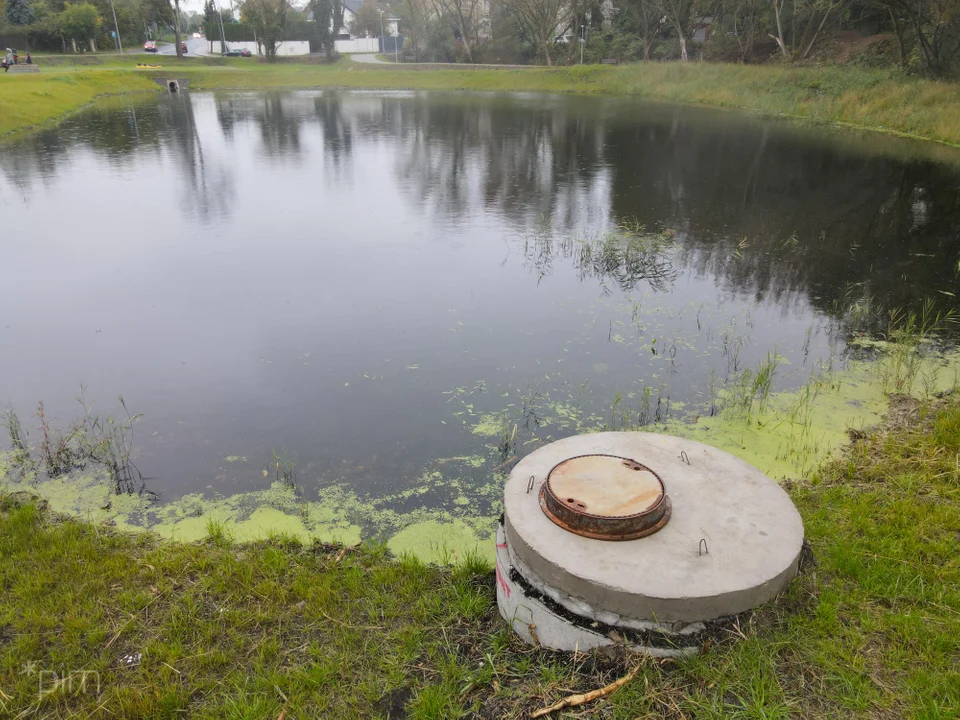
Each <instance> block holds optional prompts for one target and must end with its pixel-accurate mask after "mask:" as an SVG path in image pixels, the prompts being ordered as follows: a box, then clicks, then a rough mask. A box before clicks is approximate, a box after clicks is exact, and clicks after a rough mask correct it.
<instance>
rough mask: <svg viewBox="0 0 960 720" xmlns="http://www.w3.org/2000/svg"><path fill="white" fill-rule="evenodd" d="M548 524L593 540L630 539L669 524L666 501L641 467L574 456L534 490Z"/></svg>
mask: <svg viewBox="0 0 960 720" xmlns="http://www.w3.org/2000/svg"><path fill="white" fill-rule="evenodd" d="M540 507H541V508H542V510H543V512H544V514H545V515H546V516H547V517H548V518H550V519H551V520H552V521H553V522H554V523H556V524H557V525H559V526H560V527H562V528H563V529H564V530H568V531H570V532H572V533H576V534H577V535H583V536H584V537H589V538H594V539H597V540H635V539H637V538H641V537H644V536H645V535H650V534H652V533H655V532H656V531H657V530H659V529H660V528H662V527H663V526H664V525H666V524H667V521H668V520H669V519H670V499H669V498H668V497H667V495H666V492H665V490H664V487H663V481H662V480H661V479H660V477H659V476H658V475H657V474H656V473H655V472H654V471H653V470H651V469H650V468H648V467H647V466H646V465H643V464H641V463H638V462H637V461H636V460H632V459H630V458H624V457H618V456H616V455H579V456H577V457H572V458H569V459H567V460H564V461H563V462H561V463H559V464H557V465H555V466H554V468H553V469H552V470H551V471H550V472H549V473H548V474H547V481H546V482H545V483H543V485H542V486H541V488H540Z"/></svg>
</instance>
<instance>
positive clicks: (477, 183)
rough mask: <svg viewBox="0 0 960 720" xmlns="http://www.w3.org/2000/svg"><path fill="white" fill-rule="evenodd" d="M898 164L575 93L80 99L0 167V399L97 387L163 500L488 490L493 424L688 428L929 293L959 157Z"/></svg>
mask: <svg viewBox="0 0 960 720" xmlns="http://www.w3.org/2000/svg"><path fill="white" fill-rule="evenodd" d="M918 152H922V149H920V148H919V147H917V146H913V145H911V144H909V143H905V142H899V141H896V142H895V141H892V140H888V139H884V138H881V137H876V136H851V135H835V134H834V135H828V134H825V133H822V132H815V131H812V130H804V129H800V128H797V127H794V126H787V125H782V124H775V123H771V122H763V121H758V120H752V119H744V118H740V117H737V116H733V115H729V114H724V113H719V112H712V111H704V110H697V109H691V108H675V107H669V106H657V105H644V104H640V103H637V102H634V101H620V100H604V99H597V98H589V99H584V98H560V97H541V96H516V95H514V96H492V95H456V94H448V95H425V94H403V93H373V92H370V93H361V92H356V93H345V92H323V93H319V92H316V93H314V92H301V93H249V94H216V95H214V94H194V95H192V96H191V95H180V96H170V97H164V98H161V99H158V100H150V101H147V102H141V103H139V104H136V105H128V106H122V107H119V106H118V107H112V108H109V109H100V110H97V111H95V112H91V113H87V114H85V115H83V116H81V117H78V118H77V119H75V120H73V121H70V122H68V123H66V124H64V125H63V126H62V127H60V128H59V129H56V130H51V131H49V132H45V133H42V134H40V135H38V136H35V137H33V138H30V139H27V140H25V141H22V142H20V143H18V144H12V145H8V146H5V147H4V148H3V149H2V155H0V158H2V161H0V171H2V172H0V263H2V269H3V271H2V283H0V402H2V403H6V402H9V403H11V404H12V405H13V406H14V407H16V408H18V409H19V410H20V414H21V415H22V416H23V417H24V418H29V416H30V415H31V413H32V412H33V411H34V408H35V407H36V404H37V402H38V401H40V400H43V401H44V402H45V403H46V406H47V410H48V412H49V413H50V414H51V415H52V416H54V417H55V418H56V420H57V422H59V423H66V422H68V421H69V420H70V419H72V418H73V417H75V416H76V415H77V414H78V411H79V406H78V405H76V403H75V402H74V401H73V398H74V397H75V396H76V395H77V394H78V392H79V388H80V385H81V383H83V384H85V385H86V387H87V390H86V394H87V397H88V399H93V400H95V401H96V402H97V406H98V407H99V408H100V409H102V410H104V411H112V410H114V409H115V406H116V403H115V398H116V397H117V395H118V394H121V393H122V394H123V396H124V397H125V399H126V401H127V403H128V405H129V406H130V407H131V409H132V410H134V411H136V412H142V413H144V419H143V420H142V421H141V423H140V424H139V425H138V427H137V438H136V452H137V455H136V457H137V460H138V463H139V465H140V467H141V470H143V472H144V474H145V475H148V476H150V477H151V478H152V479H151V481H150V485H151V487H152V488H153V489H154V490H157V491H159V492H161V493H162V494H163V495H165V496H167V497H175V496H177V495H179V494H182V493H185V492H191V491H206V492H209V491H211V490H212V491H217V492H221V493H231V492H235V491H241V490H249V489H255V488H258V487H262V486H264V485H266V484H269V482H270V479H271V478H270V477H266V478H265V477H264V470H265V469H267V468H269V467H270V466H271V463H272V455H273V453H274V451H280V452H281V453H284V454H286V455H288V456H295V457H296V463H297V467H298V479H299V481H300V482H302V483H304V485H305V486H308V487H309V486H322V485H324V484H325V483H332V482H346V483H349V484H350V485H351V486H352V487H353V488H354V489H355V490H356V491H357V492H359V493H372V494H376V493H385V492H393V491H395V490H397V489H398V488H403V487H405V486H407V485H409V484H410V482H411V478H415V477H417V476H418V475H420V474H421V473H422V472H423V470H424V468H425V467H426V466H427V465H428V464H429V463H431V462H434V461H436V460H437V459H440V458H450V457H463V456H483V457H484V458H485V463H487V464H486V465H484V466H482V467H480V468H479V469H478V470H477V472H478V473H480V474H487V475H488V474H489V472H490V467H491V466H492V464H493V463H494V462H495V458H496V456H497V455H498V452H499V450H498V445H500V444H501V443H502V442H503V441H504V438H503V437H500V436H499V435H498V433H500V434H502V433H503V428H506V433H507V437H506V442H507V445H509V447H507V448H505V449H504V452H503V454H504V456H506V457H510V456H511V455H513V454H519V455H522V454H524V453H525V452H528V451H529V449H531V448H533V447H535V446H536V444H537V442H538V441H537V438H539V439H540V440H544V439H547V438H550V437H558V436H561V435H563V434H568V433H570V432H574V431H575V430H576V429H577V427H585V426H586V425H594V426H595V425H597V424H602V423H604V422H607V423H609V424H613V425H616V423H617V421H616V417H617V413H618V412H623V411H624V408H626V409H627V414H628V415H629V416H630V417H632V419H633V421H634V422H640V421H643V422H645V421H648V420H650V419H655V416H656V414H657V411H658V404H657V403H658V400H659V412H660V413H661V415H667V414H668V413H669V414H673V415H677V414H679V415H684V414H696V413H697V412H702V411H703V408H704V407H706V406H707V405H708V404H709V402H710V394H711V386H716V385H717V384H722V383H723V382H724V381H725V379H727V378H729V377H730V375H731V374H732V373H733V374H735V373H736V372H738V371H740V370H742V369H743V368H748V367H753V366H755V365H756V364H757V363H758V362H760V361H761V360H762V359H763V358H765V357H766V355H767V353H768V352H774V351H776V352H777V353H779V354H780V355H782V356H783V357H784V358H785V362H784V364H783V366H782V367H781V369H780V371H779V372H778V375H777V377H776V380H775V386H776V387H778V388H788V387H791V386H796V385H798V384H800V383H802V382H803V381H804V379H805V378H806V377H807V376H808V375H809V368H810V367H811V365H812V364H813V363H815V362H821V361H825V360H826V359H827V358H829V357H831V356H832V357H834V358H842V357H843V350H844V346H845V341H846V340H847V339H848V338H849V335H850V333H851V332H854V331H855V330H862V329H867V330H868V329H871V328H870V326H871V324H873V325H876V324H877V323H879V322H880V321H881V319H882V318H883V316H884V313H885V312H886V310H887V309H889V308H892V307H897V306H901V307H909V306H916V305H917V304H918V303H919V302H920V301H921V300H922V298H923V297H925V296H929V295H931V294H932V295H939V296H940V297H941V299H942V300H944V301H945V302H948V303H949V302H950V298H951V296H950V295H948V294H947V293H950V292H954V291H957V285H958V272H960V265H958V263H960V223H958V221H960V173H958V169H957V168H958V167H960V165H957V164H953V163H951V162H949V158H947V161H944V159H943V158H941V159H940V160H933V159H929V158H924V157H923V156H921V155H917V153H918ZM623 221H635V222H638V223H641V224H642V225H644V226H645V227H646V228H647V229H648V230H649V231H656V232H663V231H665V232H666V235H665V239H664V241H663V246H662V247H661V246H658V249H657V250H656V251H655V252H654V254H655V255H656V257H655V258H654V259H653V265H654V269H653V272H652V273H651V272H648V271H649V270H650V268H649V267H647V265H644V266H643V267H641V268H637V267H630V266H624V265H622V264H619V263H618V262H617V260H616V259H614V260H612V261H610V262H607V261H606V260H605V259H603V258H602V257H600V258H599V259H598V255H597V254H596V253H595V254H594V255H593V256H591V258H586V259H585V256H584V254H583V252H582V249H583V247H584V243H585V242H587V243H588V244H589V241H591V239H592V238H597V237H602V235H603V233H605V232H607V231H610V230H611V229H612V228H615V227H616V226H617V225H618V224H619V223H621V222H623ZM648 259H649V258H648ZM651 275H652V277H650V276H651ZM645 388H646V390H645ZM645 392H646V394H647V395H646V397H645V395H644V393H645ZM618 393H619V396H618ZM618 397H619V399H618ZM498 413H504V414H502V415H498ZM491 415H493V416H494V417H491ZM571 417H574V419H573V420H571V419H570V418H571ZM564 418H566V420H564ZM29 422H30V424H35V420H34V419H32V418H30V419H29ZM578 423H580V425H578ZM478 425H479V428H478ZM514 425H516V426H517V431H516V432H515V433H514V432H513V430H512V428H513V426H514ZM484 430H487V431H489V433H488V434H484V432H483V431H484ZM227 458H230V461H228V460H227ZM433 467H437V466H436V465H435V464H434V465H433ZM414 502H419V501H414ZM423 502H428V501H427V500H423Z"/></svg>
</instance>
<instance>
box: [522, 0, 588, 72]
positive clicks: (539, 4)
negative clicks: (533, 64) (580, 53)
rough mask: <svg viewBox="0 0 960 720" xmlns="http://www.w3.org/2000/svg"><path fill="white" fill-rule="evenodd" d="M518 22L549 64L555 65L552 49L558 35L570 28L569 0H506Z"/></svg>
mask: <svg viewBox="0 0 960 720" xmlns="http://www.w3.org/2000/svg"><path fill="white" fill-rule="evenodd" d="M505 2H506V4H507V7H508V8H509V10H510V12H511V13H512V14H513V16H514V17H516V19H517V23H518V24H519V25H520V27H521V28H522V29H523V30H524V31H525V32H526V34H527V37H529V38H530V39H531V40H532V41H533V42H534V44H535V45H536V46H537V51H538V52H539V53H540V55H541V56H542V57H543V59H544V60H545V62H546V63H547V65H553V57H552V56H551V54H550V50H551V48H552V47H553V45H554V43H556V41H557V37H558V36H561V35H563V34H564V33H566V31H567V30H569V29H570V22H571V18H572V13H571V9H570V3H569V2H568V0H505Z"/></svg>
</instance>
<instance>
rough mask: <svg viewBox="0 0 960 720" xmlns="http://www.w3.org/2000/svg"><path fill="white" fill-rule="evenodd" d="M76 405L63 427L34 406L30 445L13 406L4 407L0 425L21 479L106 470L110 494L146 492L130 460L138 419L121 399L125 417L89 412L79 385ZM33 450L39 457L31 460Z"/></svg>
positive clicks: (140, 476)
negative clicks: (78, 411)
mask: <svg viewBox="0 0 960 720" xmlns="http://www.w3.org/2000/svg"><path fill="white" fill-rule="evenodd" d="M77 402H78V403H79V404H80V405H81V407H82V408H83V415H82V417H81V418H80V419H79V420H75V421H73V422H70V423H68V424H67V426H66V427H65V428H60V427H57V426H55V425H54V424H53V423H51V422H50V420H49V419H48V418H47V413H46V410H45V409H44V405H43V403H42V402H41V403H39V405H38V407H37V419H38V421H39V425H40V442H39V445H38V446H37V447H36V448H34V447H33V446H31V445H30V443H29V442H28V438H27V432H26V431H25V430H24V428H23V425H22V423H21V422H20V418H19V416H18V415H17V413H16V411H15V410H14V409H13V408H8V409H7V411H6V414H5V419H4V421H3V423H2V424H3V425H4V427H5V428H6V430H7V436H8V438H9V441H10V446H11V448H12V455H11V457H10V461H11V465H12V466H13V468H14V469H15V471H16V474H17V477H18V478H20V479H23V478H26V477H29V476H30V475H32V474H35V473H44V474H45V475H47V477H50V478H57V477H60V476H62V475H67V474H69V473H71V472H73V471H75V470H82V469H84V468H85V467H87V466H88V465H93V466H95V467H97V468H98V469H102V470H104V471H106V473H107V475H108V477H109V478H110V483H111V487H112V490H113V491H114V492H115V493H117V494H121V493H128V494H129V493H139V494H142V493H148V492H149V491H148V490H147V489H146V485H145V483H144V479H143V475H142V474H141V472H140V470H139V469H138V468H137V466H136V464H135V463H134V462H133V459H132V457H131V455H132V452H133V428H134V425H135V424H136V422H137V421H138V420H139V419H140V417H141V416H140V415H139V414H132V413H131V412H130V411H129V409H128V408H127V404H126V401H125V400H124V399H123V396H121V397H120V398H119V402H120V407H121V408H122V410H123V412H124V415H123V416H122V417H119V418H116V417H114V416H112V415H102V414H100V413H97V412H94V410H93V405H92V404H90V403H88V402H87V400H86V398H85V396H84V389H83V388H82V387H81V392H80V396H79V397H77ZM34 450H36V451H37V453H38V455H39V457H38V458H34V457H33V451H34Z"/></svg>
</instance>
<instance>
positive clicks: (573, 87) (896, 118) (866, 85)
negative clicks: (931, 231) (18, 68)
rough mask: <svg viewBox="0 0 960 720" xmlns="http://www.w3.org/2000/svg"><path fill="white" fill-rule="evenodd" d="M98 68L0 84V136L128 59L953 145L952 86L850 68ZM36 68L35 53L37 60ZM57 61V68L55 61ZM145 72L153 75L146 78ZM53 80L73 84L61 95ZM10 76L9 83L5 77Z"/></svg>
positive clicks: (218, 62) (197, 79)
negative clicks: (569, 100)
mask: <svg viewBox="0 0 960 720" xmlns="http://www.w3.org/2000/svg"><path fill="white" fill-rule="evenodd" d="M91 61H95V62H96V64H95V66H92V67H91V66H87V65H80V66H77V67H73V66H72V65H68V64H66V63H64V64H58V65H49V66H47V67H46V68H44V69H43V71H42V72H41V74H40V75H39V76H38V75H30V76H6V77H0V81H2V82H0V102H3V104H4V106H5V107H7V108H12V112H7V113H4V114H3V115H0V134H4V133H9V132H12V131H15V130H20V129H23V128H26V127H30V126H32V125H34V124H36V123H37V122H39V121H45V120H50V119H55V118H58V117H61V116H63V115H64V114H65V113H67V112H69V111H70V110H71V109H76V108H77V107H79V106H82V105H84V104H86V103H88V102H90V100H91V99H93V98H94V97H96V96H97V95H100V94H110V93H118V92H130V91H132V90H139V89H149V88H148V87H147V86H145V85H144V83H143V80H142V78H139V77H137V76H138V75H141V74H144V71H135V70H133V69H132V68H133V66H134V65H135V63H136V62H156V63H160V64H164V65H165V67H164V69H163V71H156V73H154V74H163V75H166V74H170V73H172V72H174V71H175V73H176V75H177V76H181V77H189V78H191V81H192V87H193V88H194V89H198V90H205V89H206V90H208V89H257V88H265V89H269V88H308V87H358V88H384V89H396V88H404V89H408V88H409V89H425V90H479V91H498V92H502V91H526V92H550V93H577V94H589V95H630V96H639V97H645V98H650V99H655V100H660V101H670V102H680V103H693V104H703V105H712V106H717V107H724V108H735V109H738V110H741V111H745V112H749V113H753V114H757V115H764V116H776V117H789V118H796V119H801V120H804V121H810V122H817V123H824V124H833V125H840V126H843V127H852V128H862V129H870V130H877V131H881V132H887V133H895V134H900V135H905V136H908V137H914V138H919V139H925V140H934V141H937V142H942V143H946V144H949V145H956V146H960V85H958V84H955V83H948V82H935V81H931V80H922V79H918V78H911V77H906V76H903V75H901V74H899V73H896V72H893V71H884V70H864V69H859V68H853V67H819V68H812V67H811V68H797V67H791V66H781V65H774V64H771V65H765V66H752V65H722V64H700V63H690V64H686V65H684V64H680V63H641V64H636V65H626V66H617V67H614V66H596V65H594V66H590V65H588V66H574V67H561V68H544V67H530V68H516V67H510V68H497V67H491V66H464V65H461V66H457V67H453V68H451V67H446V66H435V65H412V64H400V65H396V64H391V65H369V64H361V63H354V62H351V61H350V60H342V61H341V62H338V63H335V64H333V65H322V64H298V63H292V62H283V63H277V64H275V65H270V64H266V63H260V62H257V61H255V60H252V59H246V58H226V59H221V58H213V59H210V60H204V59H201V58H196V57H191V58H188V59H186V60H183V61H179V62H178V61H177V60H175V59H172V58H167V57H157V58H153V57H146V56H136V57H134V58H123V57H121V56H117V55H112V56H102V57H96V58H93V59H92V60H91ZM38 62H39V63H40V65H41V68H43V66H44V58H42V57H39V58H38ZM57 62H60V60H59V59H58V60H57ZM147 74H150V73H147ZM51 75H69V76H70V77H72V78H73V80H72V82H73V87H71V89H70V92H66V91H63V92H61V87H60V86H57V85H55V84H52V83H56V82H57V81H56V80H55V79H54V78H52V77H50V76H51ZM11 81H12V82H11Z"/></svg>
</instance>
